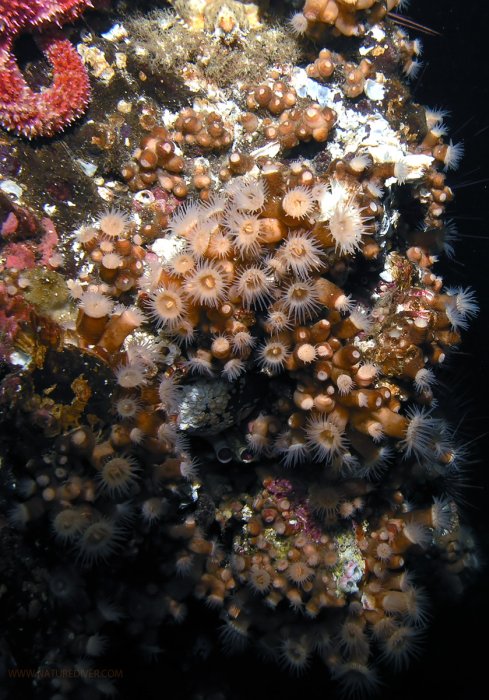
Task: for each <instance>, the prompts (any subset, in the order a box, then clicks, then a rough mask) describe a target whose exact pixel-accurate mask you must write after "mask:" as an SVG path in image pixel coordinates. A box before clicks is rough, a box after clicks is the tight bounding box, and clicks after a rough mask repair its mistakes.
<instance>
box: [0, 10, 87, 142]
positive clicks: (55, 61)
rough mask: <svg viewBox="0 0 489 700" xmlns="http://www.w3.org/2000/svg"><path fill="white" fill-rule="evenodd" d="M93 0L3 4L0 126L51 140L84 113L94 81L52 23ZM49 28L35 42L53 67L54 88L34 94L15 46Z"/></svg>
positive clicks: (73, 15)
mask: <svg viewBox="0 0 489 700" xmlns="http://www.w3.org/2000/svg"><path fill="white" fill-rule="evenodd" d="M90 6H91V2H90V0H60V1H59V2H54V1H52V0H45V1H43V0H29V1H28V2H23V1H22V0H0V124H1V125H2V126H3V127H4V128H5V129H8V130H9V131H14V132H15V133H17V134H19V135H22V136H26V137H27V138H29V139H32V138H35V137H39V136H53V135H54V134H56V133H58V132H59V131H62V130H63V129H64V128H66V127H67V126H68V125H69V124H70V123H71V122H73V121H74V120H75V119H77V118H78V117H80V116H81V115H82V114H83V113H84V112H85V110H86V108H87V105H88V102H89V99H90V83H89V79H88V75H87V72H86V70H85V67H84V65H83V62H82V60H81V58H80V57H79V55H78V54H77V52H76V50H75V48H74V47H73V46H72V45H71V43H70V42H69V41H68V40H67V39H61V38H60V37H59V35H58V34H57V33H55V32H54V31H53V29H52V25H54V24H57V25H61V24H65V23H66V22H70V21H72V20H74V19H76V18H77V17H78V16H79V15H80V14H81V13H82V12H83V10H85V8H87V7H90ZM45 29H47V30H49V31H47V32H46V33H43V34H42V35H40V36H36V41H37V43H38V45H39V47H40V48H41V50H42V51H43V53H44V55H45V57H46V59H47V60H48V62H49V63H50V65H51V68H52V74H53V80H52V84H51V86H50V87H48V88H46V89H44V90H41V91H40V92H35V91H34V90H32V88H31V87H30V86H29V85H28V84H27V82H26V80H25V78H24V76H23V75H22V72H21V71H20V69H19V66H18V65H17V61H16V58H15V55H14V52H13V44H14V42H15V40H16V38H17V37H18V36H19V35H20V34H22V33H29V32H38V31H43V30H45Z"/></svg>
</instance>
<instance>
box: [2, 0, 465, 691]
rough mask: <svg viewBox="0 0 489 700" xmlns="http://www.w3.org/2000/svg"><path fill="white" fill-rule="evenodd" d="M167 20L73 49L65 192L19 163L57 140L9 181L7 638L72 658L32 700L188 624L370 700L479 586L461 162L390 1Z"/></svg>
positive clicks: (197, 6)
mask: <svg viewBox="0 0 489 700" xmlns="http://www.w3.org/2000/svg"><path fill="white" fill-rule="evenodd" d="M72 4H73V7H74V6H75V5H76V6H77V7H78V6H80V7H81V6H82V4H86V3H78V4H77V3H72ZM170 4H171V6H172V7H171V9H166V10H154V11H152V12H149V13H148V12H143V13H140V14H136V15H128V16H125V17H124V18H120V17H117V16H116V15H103V14H102V15H101V16H99V17H98V18H97V19H96V22H97V25H96V26H97V29H94V30H92V31H91V32H88V33H86V34H84V35H82V37H81V41H80V43H79V45H78V46H77V47H76V49H77V57H78V58H77V60H79V61H80V63H83V64H84V65H85V66H86V70H88V71H89V73H90V74H91V80H92V83H93V86H92V88H93V92H94V104H93V105H92V107H91V108H90V111H89V112H88V114H87V117H86V120H85V121H84V122H83V123H81V124H80V125H79V126H77V127H76V128H75V129H74V130H73V131H74V133H72V134H67V135H66V136H64V137H63V138H64V139H65V141H62V143H64V144H65V151H66V154H65V155H64V158H65V162H64V164H63V168H64V171H63V177H60V178H59V179H53V180H51V181H49V183H48V184H49V187H48V186H45V183H44V172H42V173H39V174H38V175H37V176H36V175H32V174H29V172H28V171H29V153H31V154H32V161H31V164H36V165H37V164H39V163H43V162H46V163H47V161H48V160H49V159H52V158H53V157H54V155H55V154H56V153H58V154H59V153H60V152H61V151H59V150H56V149H57V148H58V146H57V145H56V144H53V145H52V146H50V145H44V146H43V147H42V148H41V149H40V155H39V153H38V152H35V149H32V151H29V150H28V148H30V146H29V147H28V146H26V147H25V148H26V149H27V150H24V151H23V152H21V153H20V152H19V153H17V152H16V151H15V150H14V151H13V152H12V163H6V165H5V168H6V173H7V176H6V177H5V178H3V180H2V193H1V199H0V206H1V208H2V217H3V220H2V230H1V243H2V253H1V259H0V264H1V268H0V300H1V308H0V321H1V323H2V328H1V330H2V332H1V336H0V340H1V343H0V356H1V359H2V363H3V364H2V382H1V386H0V408H1V416H2V427H3V433H4V438H3V439H2V440H3V443H2V445H3V453H4V456H3V462H2V480H3V482H2V483H3V487H4V488H3V492H4V496H3V500H4V510H5V512H6V514H7V522H8V528H7V529H6V532H7V533H8V534H6V535H5V537H4V539H3V540H2V552H3V554H2V556H3V557H5V558H12V557H13V556H14V553H15V552H22V554H21V558H22V561H23V562H24V568H25V570H24V568H23V570H22V574H21V575H22V580H23V582H24V585H23V588H22V591H21V592H20V593H19V592H18V591H17V590H16V576H19V575H20V574H19V572H16V571H15V570H10V569H6V574H5V575H6V584H5V586H6V593H5V594H4V596H6V599H7V601H9V606H8V614H7V619H8V625H7V628H8V629H9V630H10V629H11V630H15V629H17V628H18V626H19V625H21V624H22V625H25V626H26V627H27V628H28V629H29V640H26V639H25V638H24V639H19V637H18V635H17V634H16V633H15V632H12V633H11V634H10V633H7V635H6V639H5V648H6V649H8V650H9V654H11V655H12V658H15V657H16V656H19V657H24V658H25V656H26V649H27V648H29V650H30V659H29V663H30V664H31V665H32V666H33V667H34V668H35V669H40V670H43V669H44V670H46V669H51V670H52V669H58V670H63V669H64V670H67V669H75V670H76V672H77V674H78V675H76V674H75V675H76V677H75V678H72V677H70V676H69V674H66V677H64V680H63V683H60V682H59V676H57V675H56V673H55V672H54V671H53V672H52V673H51V672H47V670H46V673H45V674H44V675H43V674H39V675H38V678H37V680H36V681H35V683H34V684H33V686H32V687H31V688H30V690H31V691H32V693H34V695H33V697H42V698H44V697H51V696H53V694H54V696H55V697H56V698H78V697H79V698H82V697H85V696H86V692H89V693H90V697H93V698H98V697H100V698H102V697H105V696H107V695H110V694H113V693H115V692H116V691H117V687H118V684H117V682H116V678H117V675H116V674H114V675H113V676H112V677H111V676H102V675H97V674H93V673H88V672H87V668H88V665H89V664H90V665H91V666H90V667H94V668H95V667H96V668H100V669H103V668H105V669H107V668H109V666H110V665H111V664H112V666H114V665H117V664H114V662H113V660H114V658H117V654H118V653H119V651H120V650H121V648H123V650H124V652H123V653H124V656H125V658H131V657H132V655H133V654H134V655H137V659H138V662H139V660H141V663H143V662H145V663H146V662H147V663H150V662H154V661H156V662H157V663H158V659H161V658H165V657H166V656H167V657H168V658H170V659H173V656H172V650H171V641H170V640H172V637H173V635H174V634H179V635H180V636H179V639H182V638H183V637H184V636H185V634H184V633H185V631H188V633H189V637H190V636H191V637H192V638H191V639H187V642H186V643H187V644H188V649H189V650H192V651H189V656H190V658H191V659H192V658H193V659H194V660H195V663H197V659H206V658H207V657H208V656H210V655H211V653H212V651H211V650H212V646H213V645H214V644H215V643H216V642H217V640H219V643H220V645H221V647H222V650H223V652H224V653H229V652H233V653H239V652H241V651H245V650H248V649H254V650H257V651H258V652H259V653H260V654H266V658H267V659H270V660H272V661H274V662H276V663H277V664H278V665H279V666H281V667H282V668H284V669H287V670H288V671H290V672H291V673H292V674H293V675H294V674H299V673H306V672H307V670H308V669H309V668H310V666H311V665H312V663H313V660H314V659H317V660H319V661H320V662H321V663H323V664H324V666H325V678H327V677H331V678H332V679H333V681H334V682H335V684H337V685H338V687H339V688H340V690H341V691H342V692H343V693H344V694H345V695H346V696H347V697H350V696H351V697H357V696H362V695H368V694H369V693H374V692H375V691H376V690H377V689H378V687H379V685H380V683H381V679H382V669H383V668H385V669H387V672H389V673H390V672H391V671H395V672H397V671H402V670H404V669H405V668H407V667H408V666H409V664H410V662H411V660H412V659H413V658H414V657H416V656H417V655H419V654H420V653H421V650H422V648H423V647H422V637H423V634H424V633H425V630H426V628H427V625H428V623H429V618H430V599H431V597H432V596H433V594H436V590H437V589H439V590H442V591H443V592H444V595H445V594H446V593H451V594H453V595H459V594H460V593H461V592H462V591H463V590H464V587H465V585H466V583H467V582H468V581H469V580H470V577H471V575H472V574H473V572H474V571H475V570H476V569H477V568H478V555H477V551H476V546H475V542H474V537H473V535H472V533H471V531H470V529H469V528H468V527H467V525H466V524H465V522H464V520H463V517H462V515H461V514H460V512H459V509H458V506H457V503H456V499H455V497H454V491H456V489H455V486H456V483H457V480H458V479H459V475H460V473H461V469H462V468H463V466H464V463H465V461H466V460H467V448H466V446H465V445H464V444H462V443H461V442H460V441H459V438H458V433H457V430H456V429H455V428H454V427H453V426H451V425H450V424H449V422H448V421H447V416H446V415H445V413H444V410H443V409H444V407H443V406H442V405H440V404H439V402H438V400H437V397H438V393H439V392H438V389H439V386H438V385H439V383H440V381H441V380H440V377H442V376H443V371H444V366H445V363H446V358H447V356H448V355H449V354H450V353H451V351H453V349H454V348H455V347H457V346H458V345H459V344H460V342H461V334H462V332H463V331H465V330H466V328H467V327H468V325H469V322H470V320H471V319H472V318H473V317H474V316H475V315H476V314H477V312H478V305H477V301H476V298H475V293H474V291H473V290H472V289H471V288H470V287H468V288H462V287H446V286H444V281H443V280H442V278H441V277H440V276H439V275H438V274H437V273H436V263H437V261H438V258H439V257H440V256H447V257H448V258H451V257H452V256H453V255H454V229H453V225H452V223H451V222H450V220H449V219H447V214H446V208H447V205H448V204H449V203H450V202H451V201H452V199H453V192H452V190H451V188H450V186H449V185H448V184H447V173H448V171H450V170H451V169H454V168H456V167H457V165H458V163H459V161H460V158H461V156H462V152H463V149H462V146H461V145H460V144H457V143H454V142H453V141H452V140H451V139H447V138H446V131H447V128H446V126H445V124H444V121H443V120H444V118H445V116H446V115H445V114H444V113H443V112H442V111H441V110H436V109H428V108H425V107H422V106H420V105H417V104H416V103H415V102H414V101H413V97H412V95H411V92H410V87H409V80H408V79H409V78H410V77H412V76H414V75H415V74H416V72H417V71H418V69H419V65H420V62H419V55H420V53H421V46H420V42H419V40H411V39H410V38H409V36H408V35H407V33H406V31H405V30H404V29H403V28H401V27H400V26H399V24H398V21H399V20H398V21H397V22H396V21H394V20H396V19H397V16H396V14H395V13H394V11H395V10H396V8H398V5H399V4H402V3H398V2H396V1H395V0H391V1H390V2H387V3H383V2H377V1H376V0H336V1H334V0H329V1H328V0H324V1H321V2H320V1H319V0H318V1H315V0H307V2H306V3H305V4H304V6H303V8H302V10H301V11H297V12H296V13H294V14H293V15H292V16H291V17H284V16H283V15H282V14H281V11H280V8H279V9H275V8H274V6H273V3H272V5H271V6H270V7H268V3H263V4H261V3H252V2H238V1H237V0H229V1H225V2H217V1H215V0H210V1H209V0H174V2H171V3H170ZM20 5H21V4H19V7H20ZM2 7H3V6H2V3H0V17H1V14H2ZM398 9H399V8H398ZM3 12H4V13H5V8H3ZM4 22H5V17H4ZM4 26H8V23H7V25H4ZM26 26H27V25H26ZM29 27H30V24H29ZM29 30H30V29H29ZM3 31H5V29H4V30H3ZM12 31H13V30H12ZM9 36H12V37H13V34H12V33H11V34H10V35H9ZM9 41H12V39H9ZM62 41H66V40H65V39H63V40H62ZM73 51H75V49H73ZM83 70H84V71H85V68H83ZM40 94H41V95H42V94H43V93H40ZM3 125H4V126H5V127H6V128H7V129H11V125H10V124H9V123H5V121H4V124H3ZM14 131H17V132H18V133H24V134H26V135H28V136H35V135H37V134H34V133H31V132H29V133H28V134H27V132H25V131H22V130H21V129H19V128H15V129H14ZM54 131H57V129H54V130H53V129H49V130H47V131H44V132H42V130H40V131H39V134H43V135H47V136H49V135H51V134H53V133H54ZM9 138H11V139H12V141H10V142H9V143H12V144H14V141H13V139H14V137H9ZM50 149H52V150H50ZM34 153H35V155H34ZM26 154H27V155H26ZM34 157H35V158H36V159H37V160H34ZM5 158H6V159H7V160H8V155H5ZM43 159H44V160H43ZM14 165H15V167H14ZM33 167H34V165H33ZM70 169H71V170H72V171H73V173H76V175H75V174H70V172H69V170H70ZM46 172H48V171H46ZM41 175H42V176H41ZM28 178H30V179H29V186H27V185H26V183H27V182H28ZM44 190H45V191H46V193H45V194H44ZM88 192H90V193H91V195H90V196H87V194H86V193H88ZM41 193H42V194H41ZM43 196H44V197H48V198H50V199H45V200H44V203H43V205H42V206H39V203H40V202H41V201H42V197H43ZM69 210H71V212H69ZM68 216H70V217H73V216H74V217H75V219H76V226H71V227H70V226H68V225H67V223H66V222H67V221H68ZM454 485H455V486H454ZM17 556H18V555H17ZM200 606H201V607H202V608H204V607H205V608H206V611H205V613H202V612H199V610H200ZM209 609H210V610H209ZM199 615H204V617H205V616H206V615H210V620H211V621H210V622H208V629H207V631H206V634H207V635H208V636H207V637H205V639H203V640H201V641H200V642H199V643H198V640H197V641H195V640H194V638H193V636H194V635H193V634H192V624H193V623H192V619H193V618H192V616H196V617H197V619H198V618H199ZM206 619H207V618H206ZM175 629H181V630H183V632H182V633H175V632H174V630H175ZM199 644H200V646H199ZM87 659H89V662H87V661H86V660H87ZM175 663H176V667H177V668H180V666H178V663H180V664H181V669H182V673H184V672H187V671H188V667H185V663H191V662H188V661H185V663H184V662H183V661H182V660H181V659H180V660H179V661H178V663H177V662H175ZM326 669H327V670H326ZM328 672H329V676H328ZM203 682H204V681H203ZM120 686H122V683H121V684H120V685H119V688H120V689H121V687H120ZM229 697H234V696H233V695H232V691H230V693H229Z"/></svg>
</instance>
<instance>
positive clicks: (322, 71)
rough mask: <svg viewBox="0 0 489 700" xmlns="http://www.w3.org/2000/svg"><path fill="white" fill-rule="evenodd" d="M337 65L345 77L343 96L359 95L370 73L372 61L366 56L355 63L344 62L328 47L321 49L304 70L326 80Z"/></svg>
mask: <svg viewBox="0 0 489 700" xmlns="http://www.w3.org/2000/svg"><path fill="white" fill-rule="evenodd" d="M339 67H340V68H341V71H342V73H343V74H344V78H345V80H344V83H343V85H342V90H343V94H344V95H345V97H350V98H355V97H358V96H359V95H361V94H362V93H363V90H364V87H365V80H366V78H369V77H370V76H371V75H372V61H371V60H369V59H368V58H362V60H361V61H360V63H359V64H358V65H356V64H355V63H352V62H349V61H347V62H345V61H344V60H343V58H342V56H341V55H340V54H337V53H333V52H332V51H330V50H329V49H321V51H320V52H319V55H318V57H317V58H316V60H315V61H314V63H310V64H309V65H308V66H307V68H306V71H307V75H308V76H309V77H310V78H314V79H315V80H319V81H320V82H326V81H327V80H328V79H329V78H330V77H331V76H332V75H333V73H334V71H335V70H336V69H337V68H339Z"/></svg>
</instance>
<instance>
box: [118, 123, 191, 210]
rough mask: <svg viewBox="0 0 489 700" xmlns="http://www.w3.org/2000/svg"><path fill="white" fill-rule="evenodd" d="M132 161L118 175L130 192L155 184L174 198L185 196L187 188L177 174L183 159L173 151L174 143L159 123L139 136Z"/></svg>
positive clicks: (181, 168) (183, 165) (183, 162)
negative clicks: (141, 136) (145, 134)
mask: <svg viewBox="0 0 489 700" xmlns="http://www.w3.org/2000/svg"><path fill="white" fill-rule="evenodd" d="M133 157H134V161H133V162H131V163H128V164H127V165H125V166H124V168H123V169H122V177H123V178H124V180H126V182H127V183H128V187H129V189H130V190H132V191H133V192H138V191H141V190H146V189H147V188H148V187H150V186H151V185H154V184H156V183H158V184H159V185H160V186H161V187H162V188H163V189H164V190H165V191H167V192H171V193H172V194H174V195H175V196H176V197H185V196H186V195H187V193H188V188H187V186H186V184H185V181H184V180H183V179H182V177H181V175H180V174H181V173H182V171H183V170H184V167H185V161H184V159H183V158H182V156H181V155H179V154H177V153H176V152H175V143H174V141H173V140H172V138H171V136H170V135H169V133H168V131H167V129H166V128H165V127H163V126H155V127H154V128H153V129H152V130H151V132H150V133H149V134H148V135H147V136H144V137H143V138H142V139H141V143H140V146H139V148H137V149H136V151H135V152H134V154H133Z"/></svg>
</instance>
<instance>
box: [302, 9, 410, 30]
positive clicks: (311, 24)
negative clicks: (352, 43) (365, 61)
mask: <svg viewBox="0 0 489 700" xmlns="http://www.w3.org/2000/svg"><path fill="white" fill-rule="evenodd" d="M398 5H399V0H388V1H387V2H380V1H379V0H306V2H305V4H304V7H303V9H302V15H303V17H304V18H305V20H306V21H307V25H306V26H305V27H304V30H303V31H304V32H305V31H307V32H308V33H311V34H315V33H316V31H317V30H318V29H319V28H321V25H323V24H326V25H328V26H332V27H333V28H334V30H335V32H337V33H338V34H342V35H344V36H361V35H362V34H363V33H364V32H365V25H366V23H368V24H375V23H376V22H379V21H380V20H381V19H383V18H384V17H385V15H386V14H387V12H390V11H392V10H394V9H395V8H396V7H397V6H398ZM296 23H297V29H296V31H299V28H300V23H299V20H296ZM301 33H302V32H301Z"/></svg>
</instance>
